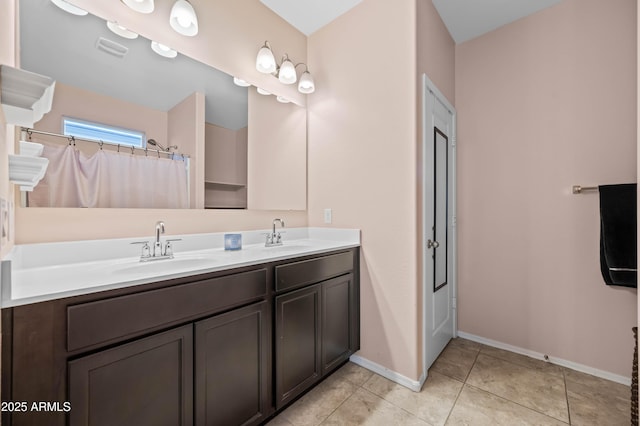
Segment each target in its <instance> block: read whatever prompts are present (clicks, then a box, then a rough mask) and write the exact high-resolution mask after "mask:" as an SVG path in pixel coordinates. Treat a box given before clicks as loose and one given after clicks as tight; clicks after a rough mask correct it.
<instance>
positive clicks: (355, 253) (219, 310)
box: [2, 237, 360, 426]
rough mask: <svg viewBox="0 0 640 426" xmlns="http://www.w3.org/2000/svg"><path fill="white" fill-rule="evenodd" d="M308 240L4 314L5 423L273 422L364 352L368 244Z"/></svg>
mask: <svg viewBox="0 0 640 426" xmlns="http://www.w3.org/2000/svg"><path fill="white" fill-rule="evenodd" d="M249 239H250V238H249ZM358 240H359V237H358ZM301 241H302V240H300V241H298V242H297V243H296V242H294V241H292V242H291V245H290V246H289V247H287V242H285V244H284V245H283V246H281V247H277V248H273V249H274V251H269V250H271V249H272V248H267V247H263V246H261V245H255V246H251V247H249V248H247V249H243V250H241V251H240V252H236V253H228V252H224V251H223V250H217V251H215V250H214V251H212V252H211V262H212V263H211V266H210V267H203V266H198V268H196V270H195V271H194V270H189V269H188V268H184V270H183V271H182V272H180V273H178V274H176V273H174V271H173V270H171V268H169V267H166V266H161V268H162V270H163V271H164V272H162V273H161V274H160V275H157V274H156V276H155V277H147V278H144V279H141V278H140V276H137V278H136V279H135V280H133V282H134V283H135V284H130V285H124V284H122V283H115V284H111V285H103V286H98V287H93V288H92V289H91V290H89V291H88V292H85V293H84V294H75V293H76V292H78V291H79V290H78V289H75V290H73V291H72V292H71V294H73V295H68V296H66V297H58V296H59V294H66V293H64V292H62V293H59V294H58V296H56V295H55V294H54V295H52V296H48V297H46V299H49V300H41V301H37V302H33V303H23V304H19V303H13V304H14V306H9V307H6V308H4V309H2V333H3V334H2V400H3V408H11V409H10V410H6V411H3V413H2V422H3V424H5V425H30V426H32V425H47V426H51V425H54V426H55V425H60V426H62V425H66V424H69V425H72V426H76V425H89V424H91V425H136V426H144V425H149V426H151V425H153V426H158V425H168V426H175V425H225V426H230V425H252V424H260V423H262V422H263V421H265V420H266V419H267V418H269V417H270V416H271V415H272V414H274V412H276V411H277V410H279V409H282V408H283V407H284V406H286V405H287V404H288V403H289V402H291V401H293V400H294V399H295V398H296V397H298V396H299V395H301V394H302V393H304V392H305V391H306V390H308V389H310V388H311V387H313V386H314V385H315V384H316V383H317V382H318V381H320V380H321V379H322V378H323V377H325V376H326V375H328V374H330V373H331V372H332V371H334V370H335V369H336V368H337V367H339V366H340V365H341V364H342V363H344V362H345V361H346V360H347V359H348V358H349V356H350V355H351V354H353V353H354V352H355V351H357V350H358V349H359V325H360V324H359V279H358V271H359V268H358V262H359V247H358V245H359V244H358V243H355V244H354V242H353V241H351V242H349V243H345V242H344V241H342V242H334V243H332V242H330V241H327V240H324V241H321V242H320V243H319V244H315V243H314V240H313V238H308V239H306V240H304V241H302V242H301ZM177 251H178V249H176V252H177ZM177 258H178V257H177ZM191 258H193V256H192V257H191ZM206 258H207V256H206V252H202V251H201V252H199V254H198V259H206ZM178 259H179V258H178ZM172 261H173V260H169V261H168V262H172ZM161 262H165V261H159V262H158V264H159V265H160V263H161ZM120 264H121V263H120ZM179 264H180V265H184V263H176V265H179ZM187 264H190V263H189V262H187ZM196 264H197V263H193V265H196ZM205 264H206V263H205V260H203V263H202V265H205ZM198 265H200V264H198ZM3 266H4V265H3ZM94 266H95V265H94ZM147 266H149V267H150V268H153V265H145V266H143V267H142V268H144V269H143V270H145V271H146V270H148V268H147ZM116 268H117V267H116ZM134 271H135V273H136V274H139V272H138V270H136V269H135V268H134ZM3 276H5V277H6V275H3ZM129 278H131V276H130V277H129ZM3 285H4V283H3ZM14 285H15V283H14ZM26 300H33V298H31V299H26ZM36 300H37V299H36ZM7 304H9V305H11V304H12V303H11V302H6V301H5V305H7ZM23 402H26V404H22V403H23ZM34 402H35V403H36V404H35V405H34ZM9 403H12V405H11V406H10V407H9ZM39 407H41V408H42V409H41V410H39V409H38V408H39ZM21 408H24V410H23V409H21Z"/></svg>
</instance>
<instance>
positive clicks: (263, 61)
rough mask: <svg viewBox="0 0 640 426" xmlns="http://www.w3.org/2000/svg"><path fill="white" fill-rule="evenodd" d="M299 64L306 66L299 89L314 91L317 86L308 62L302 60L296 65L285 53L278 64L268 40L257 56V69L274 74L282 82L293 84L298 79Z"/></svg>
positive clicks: (306, 92)
mask: <svg viewBox="0 0 640 426" xmlns="http://www.w3.org/2000/svg"><path fill="white" fill-rule="evenodd" d="M298 65H304V67H305V71H304V72H303V73H302V75H301V76H300V82H299V83H298V91H299V92H300V93H304V94H309V93H313V92H314V91H315V89H316V86H315V83H314V81H313V77H312V76H311V73H310V72H309V69H308V67H307V65H306V64H304V63H302V62H300V63H297V64H295V65H294V63H293V62H292V61H291V59H289V56H288V55H287V54H286V53H285V55H284V56H283V57H282V62H281V64H280V65H278V64H277V63H276V60H275V57H274V55H273V51H272V50H271V45H270V44H269V42H268V41H265V42H264V45H263V46H262V47H261V48H260V50H259V51H258V56H257V57H256V69H257V70H258V71H260V72H261V73H263V74H272V75H273V76H275V77H277V78H278V80H279V81H280V83H282V84H293V83H295V82H296V81H298V75H297V74H296V67H298Z"/></svg>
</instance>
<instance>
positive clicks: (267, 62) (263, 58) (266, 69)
mask: <svg viewBox="0 0 640 426" xmlns="http://www.w3.org/2000/svg"><path fill="white" fill-rule="evenodd" d="M256 69H257V70H258V71H260V72H261V73H263V74H273V73H275V72H276V71H277V67H276V58H274V57H273V52H272V51H271V46H270V45H269V42H268V41H265V42H264V46H262V47H261V48H260V50H259V51H258V57H257V58H256Z"/></svg>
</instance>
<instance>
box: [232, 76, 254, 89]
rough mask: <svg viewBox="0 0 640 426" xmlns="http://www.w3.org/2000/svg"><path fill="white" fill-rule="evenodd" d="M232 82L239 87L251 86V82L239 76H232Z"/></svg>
mask: <svg viewBox="0 0 640 426" xmlns="http://www.w3.org/2000/svg"><path fill="white" fill-rule="evenodd" d="M233 82H234V83H235V85H236V86H240V87H249V86H251V83H247V82H246V81H244V80H243V79H241V78H238V77H233Z"/></svg>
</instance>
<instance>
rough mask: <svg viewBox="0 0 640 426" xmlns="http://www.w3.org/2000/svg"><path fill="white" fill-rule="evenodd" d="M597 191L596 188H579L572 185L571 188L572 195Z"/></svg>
mask: <svg viewBox="0 0 640 426" xmlns="http://www.w3.org/2000/svg"><path fill="white" fill-rule="evenodd" d="M598 191H599V189H598V187H597V186H580V185H573V187H572V188H571V192H573V193H574V194H582V193H583V192H598Z"/></svg>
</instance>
